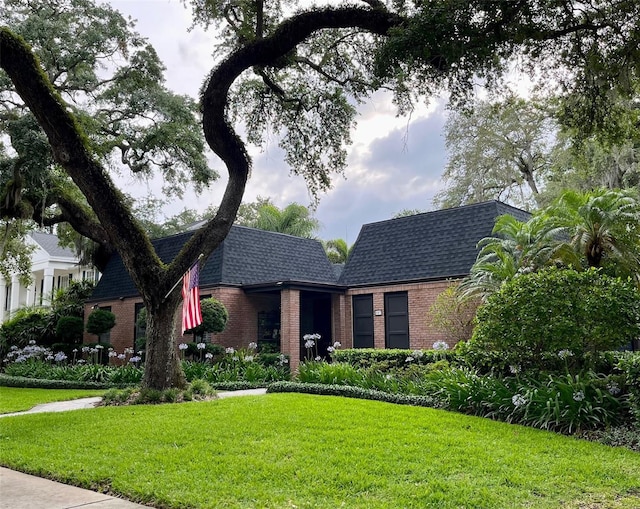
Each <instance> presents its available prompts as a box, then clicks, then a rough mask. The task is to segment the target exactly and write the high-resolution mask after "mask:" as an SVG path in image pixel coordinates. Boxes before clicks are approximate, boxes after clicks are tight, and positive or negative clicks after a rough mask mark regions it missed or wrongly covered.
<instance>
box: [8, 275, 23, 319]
mask: <svg viewBox="0 0 640 509" xmlns="http://www.w3.org/2000/svg"><path fill="white" fill-rule="evenodd" d="M20 304H21V303H20V281H19V280H18V276H13V277H12V278H11V296H10V297H9V313H13V312H14V311H15V310H16V309H18V308H19V307H20Z"/></svg>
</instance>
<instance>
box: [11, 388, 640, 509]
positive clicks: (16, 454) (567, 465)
mask: <svg viewBox="0 0 640 509" xmlns="http://www.w3.org/2000/svg"><path fill="white" fill-rule="evenodd" d="M125 421H126V423H127V425H126V426H123V425H122V423H123V422H125ZM1 434H2V443H3V446H2V448H1V449H0V464H2V465H4V466H7V467H9V468H14V469H18V470H23V471H27V472H30V473H33V474H36V475H40V476H45V477H50V478H54V479H58V480H61V481H65V482H68V483H72V484H76V485H80V486H84V487H89V488H93V489H98V490H103V491H109V492H112V493H116V494H119V495H122V496H125V497H127V498H129V499H134V500H137V501H140V502H145V503H148V504H151V505H153V506H154V507H159V508H165V509H166V508H184V507H190V508H193V509H195V508H218V507H220V508H221V507H225V508H240V507H265V508H269V507H271V508H275V507H278V508H280V507H313V508H320V509H321V508H332V509H333V508H335V507H347V508H355V507H358V508H362V507H367V508H383V507H384V508H388V507H420V508H430V507H433V508H435V507H437V508H453V507H475V508H494V507H495V508H504V507H528V508H551V507H553V508H557V507H563V508H578V507H590V506H587V505H586V504H588V503H589V504H600V505H594V507H615V508H624V509H630V508H633V507H638V504H639V503H640V485H639V483H638V475H637V474H638V472H639V471H640V455H638V454H636V453H633V452H631V451H628V450H625V449H621V448H620V449H616V448H609V447H605V446H602V445H599V444H594V443H590V442H587V441H580V440H575V439H572V438H567V437H563V436H560V435H555V434H552V433H548V432H544V431H540V430H535V429H531V428H526V427H520V426H514V425H509V424H505V423H499V422H494V421H491V420H488V419H479V418H475V417H470V416H463V415H460V414H453V413H448V412H443V411H438V410H433V409H430V408H416V407H409V406H402V405H392V404H388V403H381V402H376V401H363V400H354V399H347V398H338V397H325V396H323V397H318V396H310V395H300V394H268V395H266V396H259V397H244V398H231V399H224V400H215V401H211V402H198V403H184V404H178V405H160V406H136V407H103V408H97V409H92V410H79V411H75V412H69V413H62V414H39V415H29V416H17V417H10V418H5V419H4V420H3V421H2V431H1ZM107 436H108V437H109V440H102V439H96V437H107ZM87 444H90V446H87ZM525 451H526V453H525Z"/></svg>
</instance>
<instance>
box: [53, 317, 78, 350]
mask: <svg viewBox="0 0 640 509" xmlns="http://www.w3.org/2000/svg"><path fill="white" fill-rule="evenodd" d="M83 330H84V321H83V320H82V318H80V317H79V316H61V317H60V318H59V319H58V323H57V324H56V338H58V339H59V340H60V341H61V342H63V343H75V344H77V343H80V342H81V341H82V332H83ZM54 350H55V348H54Z"/></svg>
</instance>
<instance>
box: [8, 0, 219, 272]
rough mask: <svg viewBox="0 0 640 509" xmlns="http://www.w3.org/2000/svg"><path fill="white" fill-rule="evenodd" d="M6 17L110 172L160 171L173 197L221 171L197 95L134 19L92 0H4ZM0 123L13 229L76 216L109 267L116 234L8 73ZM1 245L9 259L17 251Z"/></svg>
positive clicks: (76, 226) (139, 174) (140, 175)
mask: <svg viewBox="0 0 640 509" xmlns="http://www.w3.org/2000/svg"><path fill="white" fill-rule="evenodd" d="M0 20H2V24H6V25H7V26H9V27H11V30H12V31H13V32H15V33H16V34H18V35H20V36H22V37H23V38H24V39H25V40H26V41H28V42H29V44H30V45H31V47H32V49H33V52H34V54H35V55H37V57H38V60H39V63H40V65H41V66H42V68H43V69H44V72H45V77H46V79H47V81H48V82H49V83H50V84H51V86H52V87H54V88H55V90H56V91H57V92H58V94H59V95H60V98H61V99H62V100H64V101H65V104H66V107H67V108H68V109H69V112H70V113H71V114H72V115H73V117H74V118H75V120H76V123H77V126H78V128H80V129H82V131H83V133H84V135H85V136H86V137H87V138H86V142H87V148H88V149H89V150H90V151H91V153H92V154H93V157H95V158H96V161H98V162H99V163H100V164H101V165H102V167H103V169H104V170H105V171H109V172H120V171H122V170H123V169H126V170H128V171H129V172H130V174H131V175H133V177H134V178H135V179H136V180H137V181H139V182H144V181H145V179H147V178H150V177H152V176H153V175H155V174H157V173H161V174H162V175H163V177H164V182H165V185H164V187H163V193H164V195H165V196H181V195H182V192H183V190H184V189H186V188H195V189H196V190H202V189H203V188H204V187H206V186H208V185H209V184H211V183H212V182H213V181H214V180H215V179H217V177H218V174H217V173H216V172H215V171H213V170H212V169H211V168H209V166H208V164H207V161H206V154H205V142H204V136H203V133H202V130H201V129H200V128H199V127H198V124H199V123H200V120H199V114H198V109H197V105H196V102H195V101H194V100H192V99H190V98H188V97H185V96H180V95H177V94H174V93H173V92H171V91H169V90H168V89H167V88H166V87H165V85H164V67H163V65H162V62H160V60H159V59H158V56H157V54H156V52H155V50H154V49H153V47H152V46H151V45H150V44H149V43H148V42H147V41H146V40H145V39H144V38H142V37H140V35H139V34H137V33H136V32H135V30H134V28H133V23H132V22H131V21H128V20H126V19H125V18H124V17H123V16H122V15H121V14H120V13H118V12H117V11H114V10H113V9H112V8H111V7H110V6H109V5H107V4H100V5H95V4H94V3H93V2H91V1H90V0H65V1H54V0H43V1H39V2H30V1H27V0H5V1H4V2H2V3H1V4H0ZM1 58H2V59H3V61H5V60H6V59H7V58H9V57H8V56H6V55H5V54H3V55H2V56H1ZM0 131H1V132H2V133H3V135H6V138H5V141H7V143H5V144H2V143H0V218H2V219H3V220H5V221H8V222H7V223H6V224H7V225H8V227H10V228H13V229H15V228H17V227H18V225H19V224H20V220H21V221H22V222H23V223H24V222H25V221H29V222H30V223H29V224H30V225H32V226H33V225H38V226H41V227H42V226H44V227H50V226H53V225H57V224H62V223H65V224H68V225H70V226H71V227H72V228H73V230H74V231H75V232H78V233H79V234H80V235H82V236H83V237H85V238H88V239H91V240H92V241H93V242H94V243H95V245H96V246H94V247H92V248H89V246H88V245H86V243H85V245H84V247H85V249H84V252H85V253H89V254H92V255H94V259H95V261H96V263H97V265H98V266H99V267H100V268H103V264H104V262H105V261H106V259H107V258H108V256H109V255H110V254H111V253H112V252H113V250H114V246H113V243H112V242H111V240H110V238H109V234H108V233H107V232H106V231H105V228H104V226H103V225H102V224H101V223H100V221H99V219H98V218H97V217H96V215H95V213H94V211H93V210H92V209H91V207H90V206H89V204H88V203H87V201H86V199H85V197H84V196H83V194H82V192H81V190H80V189H79V188H78V187H77V185H76V184H74V182H73V181H72V180H71V179H70V178H69V175H68V174H67V173H66V172H65V171H64V170H63V168H62V166H61V165H60V163H59V162H58V161H56V157H55V154H53V153H52V151H51V147H50V144H49V140H48V139H47V137H46V136H45V133H44V132H43V131H42V129H41V127H40V126H39V125H38V121H37V120H36V117H35V116H34V114H33V112H31V111H30V110H29V108H28V106H27V104H25V103H24V102H22V101H21V100H19V98H18V96H17V95H16V93H15V88H14V84H13V83H12V82H11V80H10V79H9V77H8V76H7V74H5V73H2V74H0ZM67 236H68V235H67ZM73 242H80V243H82V241H80V240H79V239H77V238H76V239H73V240H72V239H69V243H73ZM1 245H2V247H4V248H5V250H4V251H3V253H2V254H3V256H1V257H0V258H2V260H7V259H9V258H11V256H13V255H15V254H16V252H15V251H7V250H6V247H8V246H7V244H6V243H2V244H1ZM81 251H82V249H81Z"/></svg>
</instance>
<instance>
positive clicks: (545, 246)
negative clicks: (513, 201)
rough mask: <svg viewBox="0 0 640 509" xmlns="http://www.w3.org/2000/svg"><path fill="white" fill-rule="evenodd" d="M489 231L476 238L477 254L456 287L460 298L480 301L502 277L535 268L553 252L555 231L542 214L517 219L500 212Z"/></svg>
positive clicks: (496, 287)
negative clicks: (489, 232)
mask: <svg viewBox="0 0 640 509" xmlns="http://www.w3.org/2000/svg"><path fill="white" fill-rule="evenodd" d="M492 233H493V234H494V236H492V237H485V238H483V239H481V240H480V242H478V247H479V248H480V252H479V253H478V258H477V259H476V262H475V263H474V264H473V267H471V271H470V274H469V276H468V277H467V278H465V279H464V281H462V283H461V284H460V286H459V287H458V294H459V296H460V297H461V298H462V299H467V298H480V299H481V300H483V301H484V300H486V299H487V297H488V296H489V295H491V294H492V293H494V292H496V291H497V290H498V289H499V288H500V286H501V285H502V283H503V282H504V281H506V280H508V279H511V278H512V277H514V276H515V275H516V274H518V273H520V272H529V271H534V270H537V269H539V268H540V267H542V266H544V265H546V264H548V263H550V262H551V261H552V260H554V259H555V257H556V256H557V253H556V252H555V250H554V249H553V244H552V242H551V239H552V238H553V236H554V235H556V233H557V232H556V231H555V230H553V229H550V228H548V226H547V224H546V218H544V217H542V216H534V217H532V218H531V219H530V220H529V221H519V220H518V219H516V218H515V217H513V216H511V215H509V214H505V215H502V216H500V217H498V219H497V220H496V224H495V226H494V227H493V232H492Z"/></svg>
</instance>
